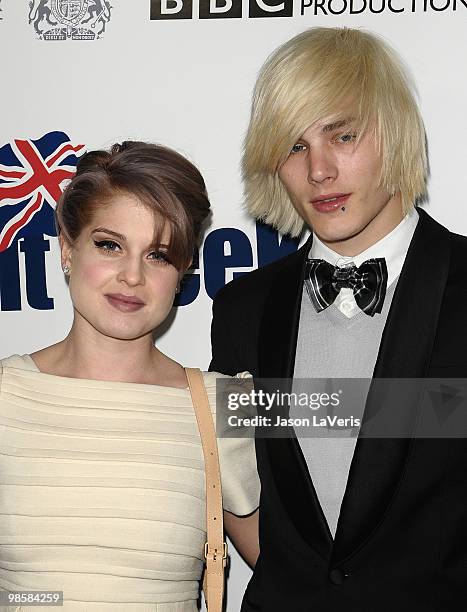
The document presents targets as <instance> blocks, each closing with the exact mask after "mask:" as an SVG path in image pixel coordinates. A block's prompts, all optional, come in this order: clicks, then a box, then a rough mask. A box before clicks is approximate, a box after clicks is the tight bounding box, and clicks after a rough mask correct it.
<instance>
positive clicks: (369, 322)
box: [290, 279, 397, 536]
mask: <svg viewBox="0 0 467 612" xmlns="http://www.w3.org/2000/svg"><path fill="white" fill-rule="evenodd" d="M396 285H397V279H396V280H395V281H394V282H393V283H392V284H391V286H390V287H389V288H388V290H387V293H386V298H385V300H384V306H383V310H382V312H381V314H375V315H374V316H373V317H370V316H368V315H366V314H365V313H363V312H359V313H358V314H356V315H355V316H353V317H352V318H348V317H346V316H345V315H344V314H342V313H341V312H340V310H338V308H337V307H336V306H335V305H331V306H330V307H329V308H327V309H326V310H323V311H322V312H320V313H317V312H316V311H315V309H314V308H313V305H312V304H311V302H310V299H309V297H308V295H307V293H306V291H305V290H304V291H303V295H302V303H301V310H300V325H299V331H298V341H297V352H296V358H295V370H294V379H304V378H321V379H323V378H326V379H328V378H365V379H371V377H372V374H373V369H374V366H375V363H376V359H377V357H378V351H379V345H380V342H381V336H382V333H383V329H384V326H385V323H386V319H387V315H388V312H389V307H390V305H391V301H392V296H393V294H394V290H395V287H396ZM368 386H369V380H368V385H367V386H366V387H365V385H363V388H364V389H365V391H363V396H362V406H364V402H365V399H366V392H367V390H368ZM299 387H300V389H299ZM293 390H294V391H296V392H300V390H302V387H301V384H300V381H298V380H297V381H296V382H295V383H294V388H293ZM321 390H323V389H322V385H321ZM299 414H300V415H301V416H303V411H299V410H297V408H296V407H294V406H291V409H290V416H291V417H294V416H298V415H299ZM296 434H297V438H298V441H299V443H300V447H301V449H302V452H303V455H304V457H305V461H306V463H307V466H308V470H309V472H310V476H311V479H312V481H313V484H314V487H315V490H316V494H317V496H318V499H319V502H320V504H321V507H322V510H323V513H324V516H325V517H326V520H327V522H328V525H329V529H330V531H331V533H332V535H333V536H335V533H336V528H337V521H338V518H339V512H340V507H341V503H342V499H343V497H344V492H345V488H346V484H347V478H348V474H349V469H350V463H351V461H352V456H353V453H354V450H355V444H356V442H357V438H356V437H350V430H348V429H347V430H343V431H342V433H341V435H340V437H336V436H335V434H334V433H333V437H324V436H327V435H329V434H328V433H326V432H325V431H321V432H320V431H318V430H316V429H314V432H313V434H312V436H313V437H309V436H305V435H303V429H296ZM308 434H309V432H308ZM363 494H364V491H362V495H363Z"/></svg>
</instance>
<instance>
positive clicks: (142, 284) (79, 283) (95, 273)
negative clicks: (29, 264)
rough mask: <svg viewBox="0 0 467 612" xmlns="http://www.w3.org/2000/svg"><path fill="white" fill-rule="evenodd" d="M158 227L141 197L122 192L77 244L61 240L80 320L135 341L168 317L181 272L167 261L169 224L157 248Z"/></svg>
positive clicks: (106, 333)
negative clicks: (155, 243)
mask: <svg viewBox="0 0 467 612" xmlns="http://www.w3.org/2000/svg"><path fill="white" fill-rule="evenodd" d="M154 227H155V224H154V214H153V212H152V211H151V210H149V209H148V208H147V207H145V206H144V205H143V204H141V203H140V202H139V200H138V199H137V198H136V197H134V196H131V195H123V194H120V195H116V196H115V197H114V198H113V199H112V200H111V201H110V203H109V204H106V205H105V206H102V207H101V208H98V209H97V210H96V212H95V213H94V216H93V219H92V222H91V223H90V224H89V225H87V226H86V227H85V228H84V229H83V230H82V232H81V234H80V236H79V238H78V239H77V240H76V241H75V242H74V244H73V246H70V245H68V244H67V242H66V241H62V265H67V266H68V267H69V268H70V283H69V287H70V295H71V300H72V302H73V307H74V311H75V324H76V323H78V324H79V325H85V326H91V327H92V328H93V329H94V330H96V331H97V332H99V333H100V334H103V335H104V336H107V337H111V338H116V339H120V340H133V339H136V338H141V337H143V336H146V335H149V334H151V332H152V331H153V330H154V329H155V328H156V327H157V326H158V325H160V324H161V323H162V322H163V321H164V320H165V318H166V317H167V315H168V313H169V312H170V309H171V307H172V303H173V300H174V296H175V292H176V288H177V284H178V281H179V271H178V270H177V269H176V268H175V267H174V266H173V265H172V264H171V263H170V262H169V261H168V259H167V248H168V245H169V241H170V230H169V228H168V227H167V228H166V229H165V230H164V231H163V233H162V239H161V245H160V247H159V249H158V250H155V248H154Z"/></svg>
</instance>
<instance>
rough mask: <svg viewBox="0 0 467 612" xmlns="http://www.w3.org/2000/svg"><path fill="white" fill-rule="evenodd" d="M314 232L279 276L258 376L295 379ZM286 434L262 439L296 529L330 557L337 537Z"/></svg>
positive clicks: (294, 444) (295, 444)
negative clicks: (304, 283)
mask: <svg viewBox="0 0 467 612" xmlns="http://www.w3.org/2000/svg"><path fill="white" fill-rule="evenodd" d="M311 241H312V236H310V238H309V239H308V240H307V242H306V243H305V245H304V246H303V247H301V248H300V249H299V250H298V251H297V252H296V253H295V254H294V255H293V256H290V257H288V258H287V260H284V265H283V267H282V268H281V269H280V270H279V271H278V273H276V274H275V277H274V284H273V286H272V287H271V290H270V293H269V295H268V297H267V303H266V308H265V312H264V318H263V321H262V325H261V330H260V336H259V346H258V366H259V377H263V378H280V379H284V378H286V379H292V377H293V372H294V365H295V352H296V347H297V335H298V326H299V319H300V307H301V299H302V292H303V275H304V269H305V259H306V256H307V254H308V252H309V249H310V247H311ZM289 433H290V435H289V437H287V438H274V439H271V438H267V439H264V440H262V441H261V442H262V443H264V446H265V450H266V453H267V458H268V463H269V465H270V468H271V476H272V478H273V479H274V482H275V485H276V489H277V492H278V495H279V497H280V499H281V501H282V503H283V505H284V507H285V509H286V511H287V512H288V514H289V516H290V518H291V520H292V521H293V523H294V524H295V528H296V529H297V531H298V532H299V533H300V534H301V535H302V536H303V537H304V538H305V539H306V540H307V541H308V543H309V544H310V546H311V547H312V548H313V549H314V550H315V551H316V552H318V553H319V554H320V555H321V556H323V557H324V558H325V559H328V558H329V556H330V554H331V549H332V536H331V534H330V532H329V527H328V524H327V522H326V519H325V517H324V515H323V511H322V509H321V506H320V503H319V501H318V497H317V495H316V491H315V489H314V486H313V483H312V481H311V478H310V475H309V472H308V468H307V465H306V462H305V459H304V457H303V454H302V451H301V448H300V445H299V443H298V441H297V439H296V437H295V432H294V430H293V428H290V430H289Z"/></svg>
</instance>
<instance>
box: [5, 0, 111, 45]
mask: <svg viewBox="0 0 467 612" xmlns="http://www.w3.org/2000/svg"><path fill="white" fill-rule="evenodd" d="M0 1H1V0H0ZM111 10H112V6H111V5H110V1H109V0H30V2H29V23H32V24H33V26H34V29H35V31H36V33H37V34H38V36H39V38H41V39H43V40H66V39H72V40H94V39H95V38H101V36H102V35H103V34H104V32H105V29H106V27H107V23H108V22H109V21H110V17H111Z"/></svg>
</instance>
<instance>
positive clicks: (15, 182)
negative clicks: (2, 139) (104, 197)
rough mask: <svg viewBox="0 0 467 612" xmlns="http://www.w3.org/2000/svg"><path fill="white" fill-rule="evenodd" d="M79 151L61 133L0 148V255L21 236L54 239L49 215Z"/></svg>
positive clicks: (54, 232)
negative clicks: (43, 236) (42, 236)
mask: <svg viewBox="0 0 467 612" xmlns="http://www.w3.org/2000/svg"><path fill="white" fill-rule="evenodd" d="M82 149H84V145H76V146H74V145H73V144H72V143H71V140H70V138H69V137H68V136H67V135H66V134H65V133H64V132H49V133H48V134H45V135H44V136H43V137H42V138H39V139H38V140H19V139H15V140H13V141H12V142H10V143H8V144H6V145H4V146H3V147H1V148H0V253H2V252H3V251H5V250H6V249H8V248H9V247H10V246H11V245H12V243H13V241H14V240H19V239H20V238H22V237H23V236H25V235H43V234H47V235H49V236H56V235H57V233H56V229H55V225H54V220H53V212H54V209H55V206H56V204H57V202H58V200H59V198H60V196H61V195H62V191H63V188H64V186H65V184H66V182H68V181H69V179H71V178H72V177H73V175H74V173H75V171H76V164H77V163H78V153H80V151H82Z"/></svg>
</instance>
